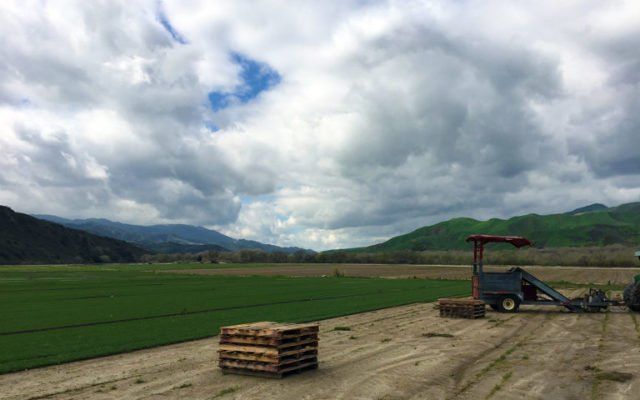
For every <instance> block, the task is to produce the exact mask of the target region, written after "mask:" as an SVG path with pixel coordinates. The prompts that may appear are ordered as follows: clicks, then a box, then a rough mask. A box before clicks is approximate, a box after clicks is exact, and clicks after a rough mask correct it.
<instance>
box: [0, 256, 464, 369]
mask: <svg viewBox="0 0 640 400" xmlns="http://www.w3.org/2000/svg"><path fill="white" fill-rule="evenodd" d="M189 267H193V265H191V266H189V265H183V266H181V265H175V264H172V265H169V266H157V265H151V266H149V265H141V266H104V267H102V266H58V267H48V266H34V267H30V266H29V267H26V266H19V267H0V316H1V319H0V373H6V372H11V371H17V370H22V369H27V368H33V367H38V366H44V365H50V364H57V363H63V362H68V361H73V360H79V359H85V358H90V357H96V356H102V355H107V354H114V353H120V352H126V351H131V350H136V349H141V348H146V347H152V346H158V345H163V344H169V343H176V342H180V341H185V340H192V339H198V338H204V337H209V336H214V335H216V334H217V333H218V331H219V328H220V327H221V326H224V325H229V324H236V323H242V322H251V321H258V320H275V321H288V322H300V321H311V320H318V319H324V318H330V317H335V316H340V315H346V314H352V313H357V312H363V311H368V310H373V309H379V308H384V307H390V306H396V305H401V304H408V303H413V302H421V301H433V300H435V299H437V298H438V297H442V296H456V295H466V294H468V293H469V282H468V281H445V280H420V279H411V280H400V279H376V278H344V277H341V278H336V277H329V278H290V277H257V276H256V277H232V276H193V275H174V274H167V273H156V272H155V271H156V270H162V269H179V268H189ZM260 267H261V266H260V265H256V268H260ZM301 268H304V267H301Z"/></svg>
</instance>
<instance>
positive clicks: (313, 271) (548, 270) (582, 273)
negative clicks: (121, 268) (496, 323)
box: [163, 264, 640, 284]
mask: <svg viewBox="0 0 640 400" xmlns="http://www.w3.org/2000/svg"><path fill="white" fill-rule="evenodd" d="M507 268H508V267H485V270H486V271H504V270H506V269H507ZM524 268H525V269H526V270H527V271H529V272H531V273H532V274H533V275H535V276H537V277H538V278H540V279H542V280H544V281H549V282H558V281H570V282H574V283H585V284H586V283H597V284H606V283H609V282H610V283H614V284H627V283H630V282H631V281H632V280H633V277H634V276H635V275H637V274H640V268H613V267H612V268H593V267H540V266H533V267H524ZM336 271H338V272H340V273H341V274H344V275H346V276H358V277H375V276H378V277H388V278H412V277H417V278H429V279H471V267H470V266H464V265H388V264H282V265H278V264H274V265H271V266H269V267H254V268H252V267H238V268H215V267H212V268H206V269H205V268H203V269H183V270H171V271H163V272H169V273H179V274H201V275H240V276H249V275H262V276H278V275H284V276H323V275H325V276H332V275H333V274H335V272H336Z"/></svg>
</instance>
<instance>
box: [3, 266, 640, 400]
mask: <svg viewBox="0 0 640 400" xmlns="http://www.w3.org/2000/svg"><path fill="white" fill-rule="evenodd" d="M203 267H204V266H203V265H201V264H196V265H193V264H191V265H189V264H184V265H176V264H171V265H149V266H118V267H115V266H114V267H108V268H107V269H104V267H74V266H69V267H56V268H55V269H52V268H51V267H6V268H3V269H1V272H0V289H1V291H0V293H2V294H1V295H0V296H2V299H1V300H2V302H1V304H2V315H9V318H7V319H3V322H2V332H4V333H5V334H3V335H2V336H0V338H1V339H0V347H1V348H0V357H5V358H6V355H7V354H8V355H9V358H8V361H6V362H5V361H4V360H5V358H3V363H5V364H3V365H7V366H10V365H12V366H13V367H12V368H10V369H17V368H24V367H16V366H17V365H18V363H25V362H31V363H34V362H42V360H43V359H39V358H38V356H39V355H44V356H45V357H49V358H46V359H44V363H45V364H48V363H52V362H59V361H62V360H61V359H59V358H60V357H67V358H66V359H67V360H68V359H72V358H84V357H90V356H95V355H97V354H95V353H94V351H95V350H96V349H97V350H99V351H100V353H99V354H105V353H121V354H116V355H111V356H108V357H101V358H93V359H88V360H84V361H78V362H73V363H68V364H64V365H59V366H51V367H46V368H36V369H32V370H29V371H23V372H15V373H10V374H4V375H0V387H2V391H0V399H3V400H18V399H21V400H22V399H25V400H26V399H30V400H35V399H44V398H46V399H54V400H55V399H83V398H96V399H122V398H144V399H181V398H190V399H206V400H213V399H223V400H226V399H264V398H269V399H292V398H313V399H336V398H338V399H522V398H526V399H547V398H562V399H592V400H593V399H609V398H618V399H635V398H637V393H638V392H639V391H640V373H638V371H640V352H638V351H637V348H638V343H640V315H639V314H633V313H629V312H628V311H626V310H625V309H622V308H614V309H612V311H611V312H608V313H598V314H571V313H568V312H566V311H564V310H563V309H562V308H558V307H550V308H549V307H547V308H542V307H530V306H529V307H524V308H523V309H522V311H521V312H520V313H518V314H500V313H495V312H492V311H488V313H487V317H486V318H484V319H479V320H460V319H447V318H440V317H439V316H438V312H437V310H436V309H435V308H434V305H433V303H430V301H432V300H434V299H435V298H436V297H439V296H442V295H452V294H453V295H455V294H465V293H468V290H469V282H468V281H464V280H451V278H457V279H465V278H467V277H468V274H469V271H468V267H462V266H460V267H452V266H446V267H442V266H414V265H412V266H401V265H399V266H389V265H384V266H380V265H378V266H376V265H371V266H362V265H297V266H296V265H220V266H208V267H207V268H203ZM363 267H368V269H363ZM287 268H288V269H287ZM497 269H499V268H497ZM528 270H530V271H531V272H533V273H534V274H536V275H538V276H546V278H545V279H552V280H554V281H556V282H557V284H556V285H557V286H558V287H562V288H563V289H562V290H563V291H565V292H566V294H567V295H569V296H577V295H580V294H581V293H582V292H583V291H584V290H585V289H584V287H585V286H586V283H588V282H596V283H599V284H600V286H601V287H605V288H607V289H610V290H612V291H613V294H614V295H615V294H616V293H617V288H619V287H622V285H623V284H624V283H626V282H628V281H629V280H630V277H631V276H633V275H634V274H637V273H638V272H639V271H638V270H637V269H635V270H634V269H629V270H627V269H616V268H613V269H611V268H607V269H599V268H583V269H577V268H548V267H544V268H537V267H529V268H528ZM218 274H219V275H218ZM336 274H337V275H343V274H346V275H355V276H356V277H344V276H342V277H336V276H334V275H336ZM238 275H240V276H238ZM284 275H289V276H284ZM323 275H325V277H322V276H323ZM365 276H384V277H386V279H380V278H366V277H365ZM414 276H415V277H417V279H414V278H413V277H414ZM407 278H409V279H407ZM436 278H447V279H443V280H438V279H436ZM570 281H573V282H577V283H571V282H570ZM609 281H611V282H609ZM445 292H446V293H445ZM436 293H438V294H436ZM399 304H406V305H402V306H398V307H392V308H384V307H388V306H392V305H399ZM374 309H377V310H374ZM371 310H374V311H371ZM361 311H368V312H361ZM358 312H360V313H358ZM352 313H357V314H353V315H347V314H352ZM29 315H30V317H28V316H29ZM331 316H337V317H335V318H331ZM267 319H275V320H287V321H303V320H304V321H306V320H320V326H321V332H320V368H319V369H318V370H317V371H313V372H307V373H304V374H300V375H294V376H291V377H289V378H286V379H284V380H282V381H280V380H269V379H261V378H253V377H245V376H233V375H222V373H221V372H220V370H219V369H218V368H217V366H216V361H217V349H218V345H217V338H215V337H209V336H211V335H212V334H214V333H215V332H216V331H217V329H218V327H219V326H220V325H225V324H228V323H235V322H244V321H251V320H267ZM7 324H10V326H9V325H7ZM80 324H83V326H77V327H69V326H68V325H80ZM9 331H30V332H23V333H14V334H6V333H8V332H9ZM197 337H200V338H202V337H206V338H204V339H200V340H193V341H186V340H190V339H194V338H197ZM168 342H181V343H175V344H171V345H168V346H162V347H155V348H148V349H143V350H139V351H132V352H126V353H123V352H125V351H128V350H130V348H131V347H134V348H135V347H137V348H141V347H148V346H156V345H159V344H162V343H168ZM129 346H131V347H129ZM61 349H62V350H61ZM51 355H57V356H55V357H58V358H55V357H51ZM11 363H12V364H11ZM23 365H26V364H23Z"/></svg>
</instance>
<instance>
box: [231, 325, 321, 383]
mask: <svg viewBox="0 0 640 400" xmlns="http://www.w3.org/2000/svg"><path fill="white" fill-rule="evenodd" d="M318 330H319V329H318V324H279V323H275V322H257V323H253V324H242V325H234V326H228V327H223V328H221V330H220V346H219V350H218V356H219V357H218V360H219V366H220V368H221V369H222V372H223V373H225V374H230V373H233V374H243V375H257V376H268V377H274V378H282V377H283V376H287V375H290V374H292V373H296V372H299V371H302V370H308V369H315V368H317V366H318Z"/></svg>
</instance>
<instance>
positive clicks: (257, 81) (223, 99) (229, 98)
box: [208, 53, 281, 111]
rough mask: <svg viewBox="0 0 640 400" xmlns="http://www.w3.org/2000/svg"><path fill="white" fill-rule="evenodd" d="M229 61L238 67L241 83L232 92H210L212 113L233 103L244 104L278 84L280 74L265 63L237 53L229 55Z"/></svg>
mask: <svg viewBox="0 0 640 400" xmlns="http://www.w3.org/2000/svg"><path fill="white" fill-rule="evenodd" d="M231 61H233V62H234V63H235V64H237V65H239V66H240V78H241V80H242V83H241V84H240V85H238V86H236V87H235V88H234V90H233V91H232V92H210V93H209V95H208V97H209V103H210V104H211V109H212V110H213V111H218V110H221V109H223V108H225V107H228V106H229V105H231V104H233V103H238V102H239V103H241V104H245V103H247V102H249V101H251V100H253V99H255V98H256V97H257V96H258V95H259V94H260V93H262V92H264V91H265V90H269V89H271V88H272V87H274V86H275V85H277V84H278V83H280V80H281V78H280V74H278V72H277V71H275V70H274V69H272V68H271V67H270V66H269V65H268V64H266V63H263V62H260V61H256V60H252V59H250V58H248V57H245V56H243V55H242V54H239V53H231Z"/></svg>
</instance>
